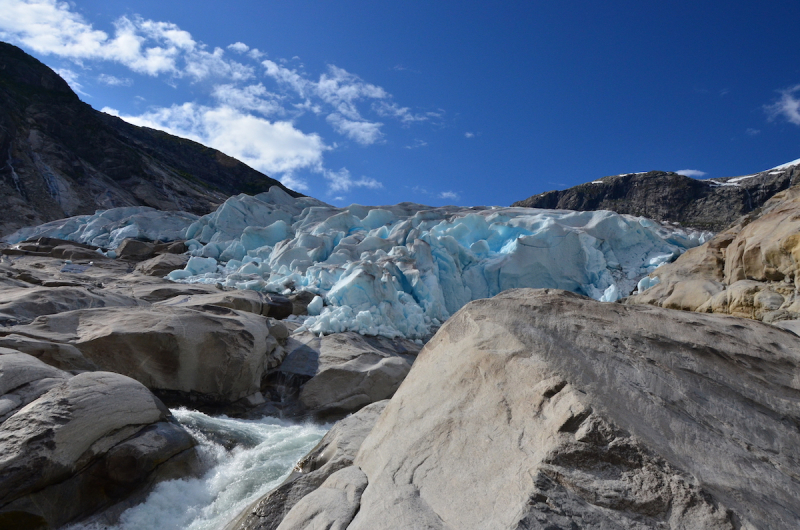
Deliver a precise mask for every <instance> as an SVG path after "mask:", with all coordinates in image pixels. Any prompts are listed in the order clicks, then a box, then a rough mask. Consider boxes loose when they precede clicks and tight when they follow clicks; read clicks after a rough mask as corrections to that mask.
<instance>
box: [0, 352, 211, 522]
mask: <svg viewBox="0 0 800 530" xmlns="http://www.w3.org/2000/svg"><path fill="white" fill-rule="evenodd" d="M194 445H195V442H194V440H193V439H192V438H191V436H190V435H189V434H188V433H187V432H186V431H185V430H184V429H183V428H182V427H181V426H180V425H178V424H177V423H176V422H175V421H174V420H173V419H172V417H171V415H170V414H169V411H168V410H167V409H166V407H164V405H163V404H162V403H161V402H160V401H159V400H158V399H157V398H156V397H155V396H153V395H152V394H151V393H150V392H149V391H148V390H147V389H146V388H145V387H144V386H142V385H141V384H140V383H138V382H136V381H134V380H133V379H130V378H128V377H125V376H122V375H118V374H112V373H108V372H92V373H83V374H80V375H77V376H74V377H73V376H71V375H70V374H68V373H66V372H63V371H61V370H58V369H56V368H53V367H50V366H47V365H46V364H44V363H42V362H41V361H38V360H37V359H35V358H33V357H31V356H29V355H26V354H24V353H19V352H14V351H12V350H8V349H0V527H2V528H18V529H25V528H46V527H53V528H55V527H59V526H61V525H63V524H65V523H68V522H70V521H73V520H75V519H79V518H82V517H85V516H88V515H90V514H92V513H93V512H95V511H97V510H100V509H102V508H105V507H107V506H109V505H111V504H113V503H114V502H116V501H119V500H120V499H122V498H123V497H125V496H126V495H128V494H130V493H132V492H134V491H135V490H137V489H140V488H142V487H144V486H147V485H148V484H149V483H151V482H152V481H153V480H155V479H156V478H157V477H158V476H159V475H160V476H162V477H163V476H174V475H175V474H181V473H187V472H188V471H190V470H191V468H192V466H193V465H194V464H193V462H194V459H195V458H196V457H195V454H194V450H193V449H192V448H193V447H194Z"/></svg>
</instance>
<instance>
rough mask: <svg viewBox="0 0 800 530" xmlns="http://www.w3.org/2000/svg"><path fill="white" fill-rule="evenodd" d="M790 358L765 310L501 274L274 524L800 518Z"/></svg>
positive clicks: (794, 359) (720, 523)
mask: <svg viewBox="0 0 800 530" xmlns="http://www.w3.org/2000/svg"><path fill="white" fill-rule="evenodd" d="M798 369H800V350H799V349H798V342H797V337H796V336H795V335H792V334H791V333H788V332H786V331H782V330H778V329H776V328H774V327H771V326H768V325H765V324H762V323H760V322H754V321H752V320H744V319H733V318H731V317H727V316H718V315H705V314H697V313H687V312H678V311H670V310H665V309H662V308H655V307H651V306H626V305H622V304H599V303H598V302H596V301H593V300H590V299H588V298H585V297H581V296H578V295H575V294H572V293H567V292H564V291H556V290H530V289H519V290H512V291H507V292H505V293H503V294H501V295H499V296H496V297H494V298H492V299H487V300H479V301H476V302H473V303H471V304H469V305H467V306H466V307H465V308H463V309H462V310H461V311H460V312H459V313H458V314H456V315H454V316H453V318H451V319H450V320H449V321H448V322H447V323H446V324H445V325H444V326H443V327H442V328H441V329H440V330H439V332H438V333H437V334H436V336H435V337H434V339H433V340H432V341H431V342H429V343H428V344H427V345H426V347H425V348H424V349H423V351H422V352H421V353H420V355H419V357H418V359H417V361H416V362H415V363H414V366H413V368H412V369H411V373H410V374H409V375H408V377H407V378H406V380H405V381H404V382H403V384H402V385H401V387H400V389H399V390H398V391H397V393H396V394H395V395H394V397H393V398H392V399H391V400H390V402H389V404H388V405H387V406H386V409H385V410H384V412H383V413H382V414H381V416H380V418H379V419H378V421H377V423H376V425H375V427H374V428H373V429H372V431H371V432H370V434H369V435H368V436H367V437H366V439H365V440H364V442H363V443H362V444H361V447H360V449H359V452H358V455H357V456H356V458H355V459H354V461H353V465H352V466H351V467H349V468H345V470H349V471H345V470H342V471H341V472H339V473H337V474H336V475H334V476H331V477H329V479H328V480H327V482H326V483H324V484H322V485H321V487H320V488H319V489H318V490H316V491H315V493H312V494H311V495H313V497H311V496H310V497H308V500H307V501H305V502H297V503H296V504H295V505H294V507H293V508H292V510H290V511H289V513H288V514H287V515H286V516H285V518H284V519H283V523H282V524H281V526H280V527H279V528H281V529H290V528H291V529H298V530H299V529H305V528H347V529H348V530H361V529H370V530H380V529H396V528H421V529H422V528H424V529H439V530H449V529H459V530H467V529H476V530H477V529H485V528H492V529H503V528H509V529H510V528H514V529H521V528H530V529H533V528H602V529H619V528H640V529H650V528H652V529H665V528H669V529H704V530H707V529H730V530H733V529H739V528H742V529H754V528H775V529H787V530H788V529H793V528H797V527H798V525H799V524H800V507H798V503H797V498H798V496H799V495H800V483H799V482H798V476H797V469H798V462H799V461H800V450H799V449H798V448H800V434H798V429H797V426H798V424H800V384H798V380H797V373H798ZM312 501H313V502H312ZM345 508H346V509H345Z"/></svg>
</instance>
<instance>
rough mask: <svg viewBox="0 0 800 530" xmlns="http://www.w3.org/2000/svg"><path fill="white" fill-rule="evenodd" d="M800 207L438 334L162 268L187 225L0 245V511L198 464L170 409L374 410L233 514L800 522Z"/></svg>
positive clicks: (479, 312) (238, 522)
mask: <svg viewBox="0 0 800 530" xmlns="http://www.w3.org/2000/svg"><path fill="white" fill-rule="evenodd" d="M798 213H800V191H798V189H797V188H790V189H788V190H786V191H784V192H781V193H779V194H777V195H776V196H775V197H773V198H772V199H771V200H770V201H768V202H767V203H765V205H764V206H763V207H762V208H760V209H759V210H757V211H754V212H753V213H752V214H751V215H750V216H748V217H746V218H743V219H742V220H741V221H740V222H738V223H737V224H736V225H734V226H732V227H730V228H729V229H728V230H726V231H724V232H722V233H720V234H718V235H717V236H715V237H714V238H713V239H712V240H711V241H709V242H707V243H705V244H704V245H702V246H699V247H696V248H694V249H691V250H689V251H687V252H686V253H684V254H683V255H682V256H681V257H679V258H678V259H677V260H676V261H675V262H674V263H671V264H667V265H663V266H661V267H659V268H657V269H655V270H654V271H653V272H652V273H651V274H650V276H649V277H646V278H645V279H643V280H642V281H640V282H639V286H638V290H637V292H636V293H635V294H634V295H633V296H630V297H628V298H627V299H625V300H623V301H622V302H623V303H604V302H598V301H596V300H592V299H590V298H586V297H583V296H581V295H578V294H574V293H570V292H567V291H561V290H556V289H512V290H507V291H505V292H503V293H501V294H499V295H497V296H495V297H494V298H486V299H482V300H477V301H473V302H470V303H468V304H467V305H465V306H464V307H463V308H462V309H461V310H460V311H458V312H457V313H456V314H455V315H453V316H452V317H451V318H450V319H449V320H448V321H447V322H446V323H445V324H444V325H443V326H442V327H441V328H440V329H439V330H438V332H437V333H436V335H435V336H434V337H433V338H432V339H431V340H430V341H429V342H428V343H427V344H426V345H425V347H424V348H423V349H422V350H421V351H420V346H419V345H418V344H417V343H415V342H412V341H409V340H405V339H402V338H394V339H388V338H385V337H376V336H363V335H360V334H358V333H354V332H352V331H348V332H344V333H332V334H328V335H325V336H319V335H318V334H316V333H311V332H310V331H308V330H307V329H306V328H305V327H304V326H301V324H300V322H299V321H298V320H297V318H296V317H297V316H298V315H305V314H306V313H307V311H308V306H309V304H310V303H313V301H314V300H315V297H314V294H313V293H310V292H306V291H302V290H295V291H294V292H292V293H291V294H288V293H287V294H288V296H280V295H273V294H266V293H261V292H256V291H248V290H232V289H229V288H224V287H223V286H222V285H214V284H177V283H173V282H170V281H168V280H165V279H163V276H164V275H166V274H168V273H170V272H171V271H173V270H179V269H182V268H184V267H185V266H186V265H187V262H188V260H189V257H188V256H187V255H186V254H185V251H186V245H184V244H183V243H181V242H172V243H160V244H156V243H150V242H144V241H137V240H133V239H127V240H124V241H123V242H122V244H120V245H119V246H118V247H117V248H116V249H115V255H116V256H117V258H116V259H110V258H108V257H106V255H104V254H102V253H100V252H98V250H97V249H96V248H95V247H92V246H91V245H86V244H78V243H75V242H71V241H63V240H58V239H52V238H46V237H42V238H39V239H37V240H35V241H30V242H26V243H21V244H17V245H13V246H11V247H7V248H3V249H0V250H2V254H3V257H2V262H0V326H1V327H0V528H3V527H10V528H58V527H60V526H63V525H65V524H67V523H70V522H74V521H80V520H86V518H92V520H94V521H113V520H114V518H115V515H118V514H119V513H120V511H121V510H123V509H124V508H125V507H127V506H130V505H131V504H132V503H135V502H137V501H138V500H140V499H142V498H143V496H144V495H145V494H146V493H147V492H148V491H149V490H150V489H151V488H152V486H153V485H154V484H156V483H157V482H158V481H161V480H164V479H166V478H174V477H177V476H186V475H189V474H192V473H197V472H199V471H200V469H201V462H200V461H199V459H198V457H197V451H196V447H195V444H196V441H195V440H193V438H192V436H191V435H190V434H189V433H188V432H187V431H186V430H184V429H183V427H181V426H180V424H178V423H177V422H176V421H175V420H174V418H172V416H171V415H170V413H169V410H168V409H167V408H166V407H165V406H164V403H167V404H170V405H188V406H191V407H194V408H201V409H203V410H208V411H213V412H225V413H226V414H232V415H239V416H244V417H252V416H259V415H263V414H270V415H283V416H288V417H294V418H314V419H322V420H326V421H327V420H331V419H338V418H341V417H343V416H345V415H346V414H351V415H350V416H347V417H345V418H344V419H342V420H340V421H339V422H337V423H336V424H335V425H334V427H333V428H332V429H331V431H330V432H329V433H328V435H326V436H325V438H324V439H323V440H322V441H321V442H320V444H319V446H318V447H317V448H315V449H314V450H312V451H311V453H309V454H308V455H307V456H306V457H305V458H304V459H303V460H301V462H299V463H298V465H297V466H296V469H295V472H294V473H293V474H292V475H291V476H290V477H289V478H288V479H287V480H286V481H285V483H284V484H283V485H281V486H279V487H278V488H276V489H275V490H273V491H271V492H270V493H268V494H267V495H265V496H264V497H263V498H261V499H259V500H257V501H256V502H255V503H253V504H252V505H251V506H250V507H249V508H248V509H246V510H244V511H243V512H242V513H241V514H239V516H238V517H236V518H234V519H233V520H231V521H230V523H229V524H228V527H227V530H245V529H247V530H256V529H258V530H265V529H269V530H273V529H280V530H288V529H308V528H325V529H332V528H336V529H348V530H361V529H382V528H386V529H396V528H413V529H442V530H444V529H485V528H491V529H495V528H498V529H499V528H514V529H534V528H541V529H544V528H548V529H555V528H609V529H612V528H614V529H616V528H626V529H627V528H636V529H647V528H653V529H664V528H670V529H693V528H697V529H708V528H711V529H736V530H738V529H748V530H749V529H793V528H797V527H799V526H800V501H798V499H800V472H798V469H800V338H799V337H798V334H797V333H798V332H799V331H800V330H798V328H797V322H800V319H798V317H799V316H800V310H798V304H800V301H798V298H797V292H798V288H799V286H800V283H799V282H800V276H799V275H798V263H800V254H798V249H797V247H798V245H797V242H798V235H797V234H798V232H799V231H800V225H798V221H797V218H798ZM676 309H678V310H680V311H677V310H676Z"/></svg>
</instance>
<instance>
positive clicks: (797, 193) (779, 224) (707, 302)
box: [626, 186, 800, 323]
mask: <svg viewBox="0 0 800 530" xmlns="http://www.w3.org/2000/svg"><path fill="white" fill-rule="evenodd" d="M799 269H800V187H797V186H795V187H792V188H790V189H788V190H785V191H783V192H781V193H778V194H777V195H775V196H774V197H773V198H772V199H770V200H769V201H768V202H767V203H766V204H765V205H764V206H763V208H761V209H760V210H759V211H757V212H754V213H753V215H751V216H748V217H746V218H744V219H742V220H741V221H740V222H739V223H737V224H736V225H734V226H732V227H730V228H729V229H728V230H726V231H724V232H722V233H720V234H718V235H717V236H715V237H714V238H713V239H712V240H711V241H709V242H707V243H705V244H704V245H702V246H700V247H697V248H693V249H691V250H689V251H687V252H686V253H685V254H684V255H682V256H681V257H680V258H678V259H677V260H676V261H675V262H674V263H671V264H668V265H664V266H662V267H659V268H658V269H656V270H655V271H654V272H653V273H652V274H651V275H650V276H651V277H652V278H654V277H657V278H658V282H659V283H658V284H656V285H654V286H652V287H650V288H649V289H646V290H644V291H643V292H641V293H637V294H635V295H633V296H631V297H629V298H628V299H627V300H626V303H630V304H650V305H656V306H660V307H666V308H670V309H682V310H685V311H700V312H705V313H723V314H730V315H734V316H739V317H744V318H752V319H756V320H763V321H765V322H771V323H775V322H779V321H784V320H795V319H797V318H798V317H800V301H799V300H798V299H797V290H798V288H800V275H799V274H798V270H799Z"/></svg>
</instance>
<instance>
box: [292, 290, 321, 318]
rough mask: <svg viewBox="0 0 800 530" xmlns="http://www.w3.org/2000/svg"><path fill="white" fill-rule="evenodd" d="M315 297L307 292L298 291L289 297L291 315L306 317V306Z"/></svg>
mask: <svg viewBox="0 0 800 530" xmlns="http://www.w3.org/2000/svg"><path fill="white" fill-rule="evenodd" d="M315 296H316V295H315V294H314V293H310V292H308V291H298V292H296V293H293V294H290V295H289V301H290V302H292V314H293V315H306V314H308V304H310V303H311V301H312V300H313V299H314V297H315Z"/></svg>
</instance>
